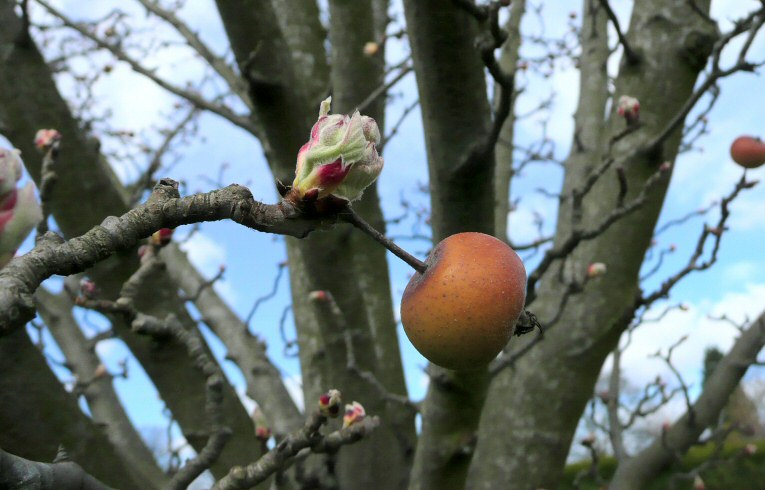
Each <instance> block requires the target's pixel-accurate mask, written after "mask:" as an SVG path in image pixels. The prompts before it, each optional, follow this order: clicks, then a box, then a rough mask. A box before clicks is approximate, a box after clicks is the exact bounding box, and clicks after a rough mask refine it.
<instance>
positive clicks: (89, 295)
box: [80, 277, 98, 299]
mask: <svg viewBox="0 0 765 490" xmlns="http://www.w3.org/2000/svg"><path fill="white" fill-rule="evenodd" d="M97 294H98V288H97V287H96V283H95V282H94V281H92V280H91V279H89V278H87V277H83V278H82V279H80V296H82V297H83V298H85V299H93V298H95V297H96V296H97Z"/></svg>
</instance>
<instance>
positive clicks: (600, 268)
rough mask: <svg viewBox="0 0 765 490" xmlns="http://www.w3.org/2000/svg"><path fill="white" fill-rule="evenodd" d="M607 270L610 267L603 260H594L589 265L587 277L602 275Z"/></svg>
mask: <svg viewBox="0 0 765 490" xmlns="http://www.w3.org/2000/svg"><path fill="white" fill-rule="evenodd" d="M607 270H608V268H607V267H606V264H604V263H603V262H594V263H592V264H590V266H589V267H587V277H589V278H594V277H599V276H602V275H603V274H605V273H606V271H607Z"/></svg>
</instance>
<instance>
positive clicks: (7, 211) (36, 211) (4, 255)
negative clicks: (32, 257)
mask: <svg viewBox="0 0 765 490" xmlns="http://www.w3.org/2000/svg"><path fill="white" fill-rule="evenodd" d="M40 220H42V209H41V208H40V204H39V203H38V202H37V199H36V198H35V188H34V184H32V183H31V182H29V183H27V185H25V186H24V187H22V188H21V189H16V188H12V189H11V190H10V191H8V192H6V193H4V194H0V268H2V267H4V266H5V264H7V263H8V262H10V260H11V259H12V258H13V255H14V254H15V253H16V249H17V248H19V245H21V243H22V242H23V241H24V239H25V238H26V237H27V235H29V232H30V231H32V230H33V229H34V227H35V226H37V223H39V222H40Z"/></svg>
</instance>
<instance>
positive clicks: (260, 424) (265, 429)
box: [252, 407, 271, 442]
mask: <svg viewBox="0 0 765 490" xmlns="http://www.w3.org/2000/svg"><path fill="white" fill-rule="evenodd" d="M252 421H253V423H254V424H255V437H256V438H258V439H259V440H260V441H263V442H266V441H267V440H268V439H269V438H270V437H271V428H270V427H269V426H268V421H267V420H266V416H265V414H264V413H263V410H261V409H260V407H256V408H255V410H253V412H252Z"/></svg>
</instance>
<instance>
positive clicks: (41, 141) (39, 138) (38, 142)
mask: <svg viewBox="0 0 765 490" xmlns="http://www.w3.org/2000/svg"><path fill="white" fill-rule="evenodd" d="M59 140H61V133H59V132H58V131H56V130H55V129H41V130H39V131H37V134H35V146H36V147H37V149H38V150H41V151H43V150H47V149H48V148H49V147H50V146H51V145H52V144H53V143H55V142H56V141H59Z"/></svg>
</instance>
